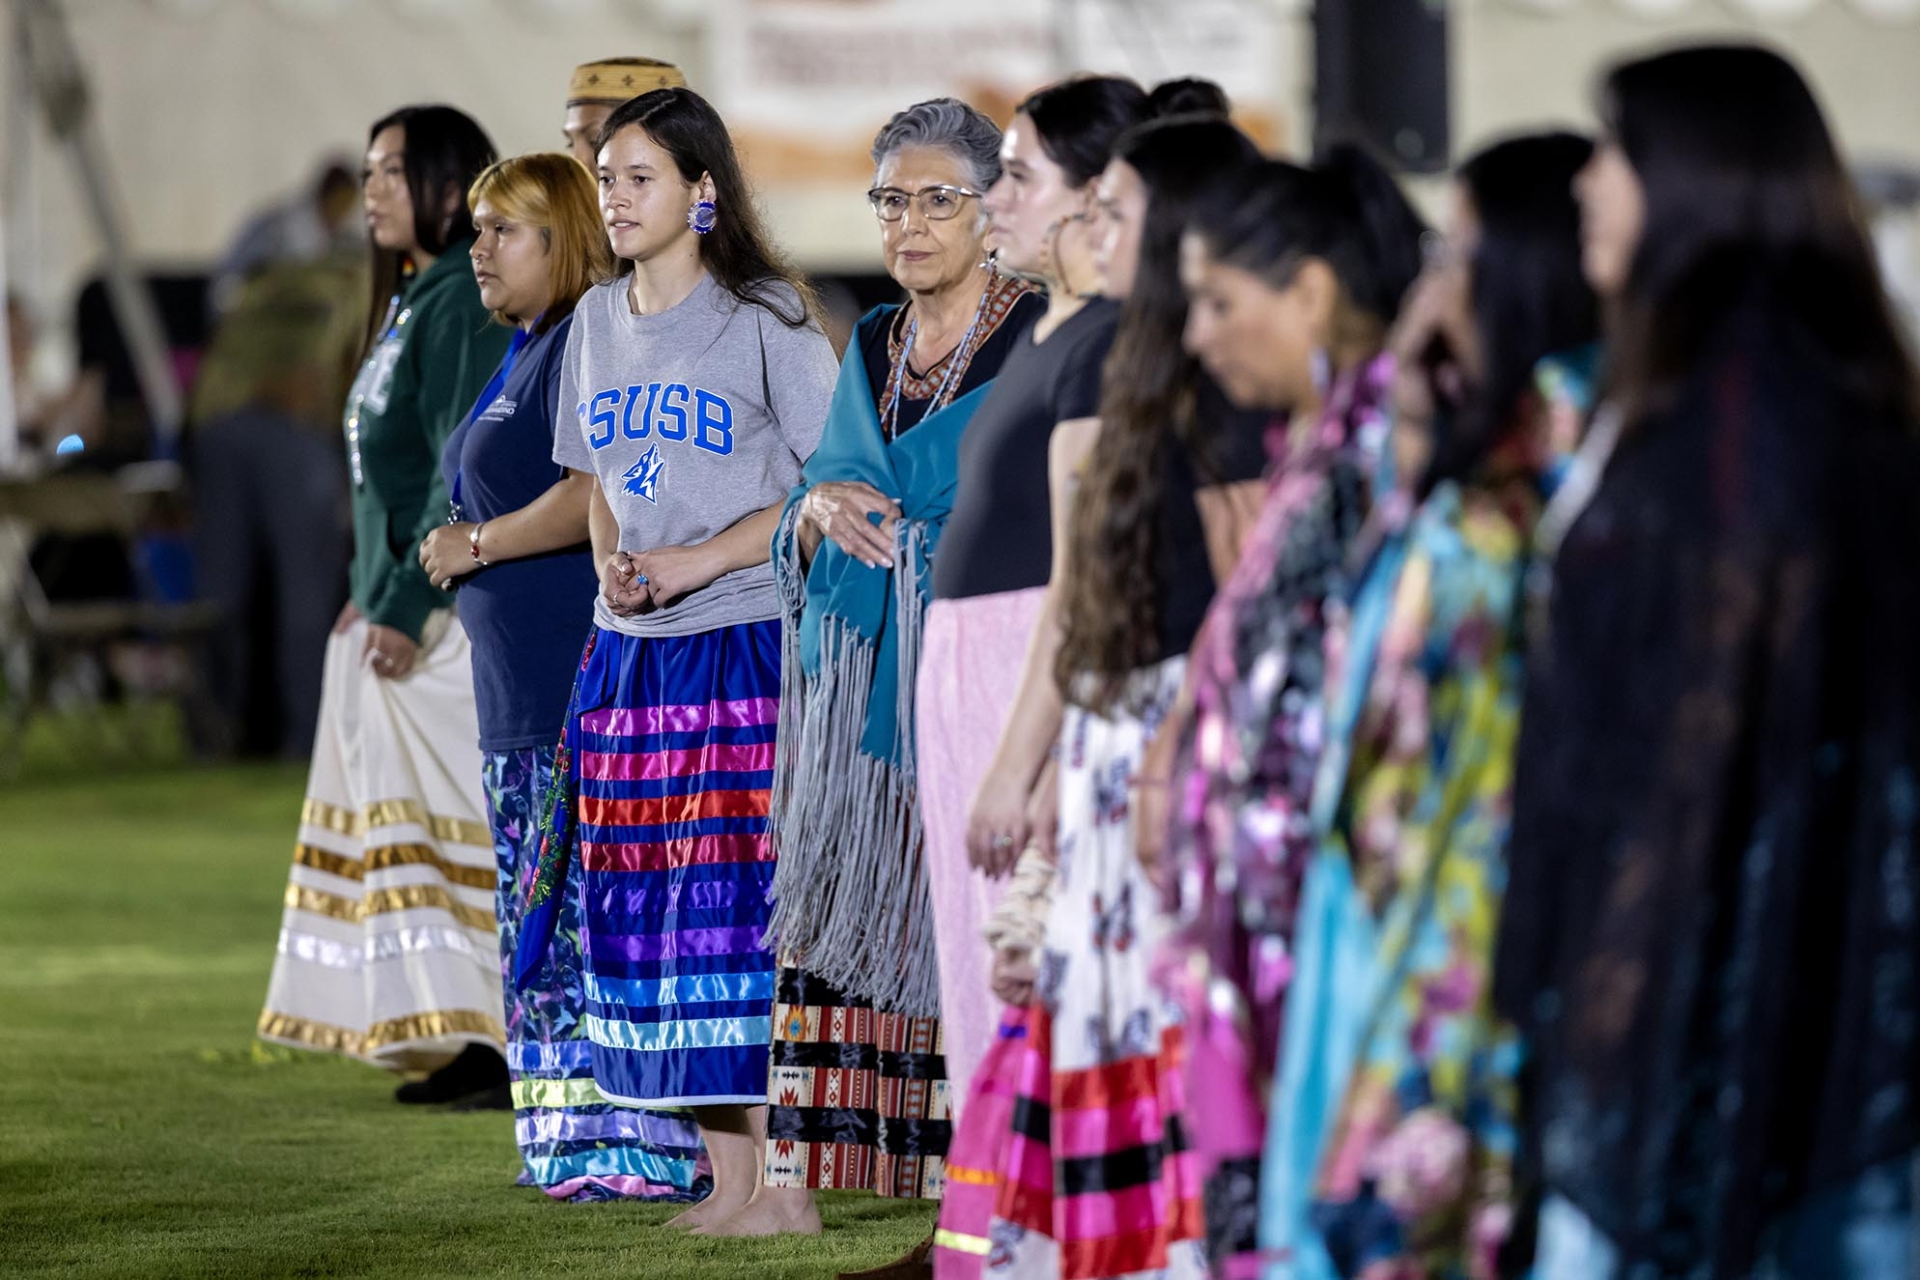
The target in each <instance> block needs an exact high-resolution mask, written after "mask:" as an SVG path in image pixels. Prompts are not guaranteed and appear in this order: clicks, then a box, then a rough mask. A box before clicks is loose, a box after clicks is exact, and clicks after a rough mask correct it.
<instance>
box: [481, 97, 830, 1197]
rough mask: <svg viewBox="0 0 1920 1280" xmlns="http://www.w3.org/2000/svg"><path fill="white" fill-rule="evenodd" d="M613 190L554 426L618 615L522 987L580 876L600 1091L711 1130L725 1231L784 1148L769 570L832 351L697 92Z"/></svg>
mask: <svg viewBox="0 0 1920 1280" xmlns="http://www.w3.org/2000/svg"><path fill="white" fill-rule="evenodd" d="M599 181H600V193H601V194H600V207H601V213H602V216H603V220H604V221H605V223H606V226H607V229H608V232H609V234H610V239H611V242H612V246H613V252H614V255H615V256H616V257H617V258H619V259H620V260H621V261H622V263H623V264H624V266H625V274H623V275H621V276H620V277H618V278H616V279H614V280H612V281H610V282H608V283H606V284H603V285H599V286H597V287H595V288H593V289H590V290H588V291H587V293H586V294H585V295H584V296H583V297H582V298H581V300H580V303H579V305H578V306H577V307H576V308H575V309H574V320H573V330H572V332H571V333H570V334H569V335H568V338H567V349H566V354H565V357H564V361H563V364H562V367H561V374H560V398H559V404H560V406H561V409H560V412H561V413H562V414H563V415H564V414H567V413H571V414H572V415H573V416H574V418H575V422H574V424H573V427H572V429H571V430H568V431H563V432H561V433H560V435H559V437H558V438H557V439H556V441H555V445H554V461H555V462H558V463H559V464H560V465H562V466H565V467H568V468H570V469H573V470H576V471H584V472H590V473H591V474H592V475H593V476H594V477H595V478H596V483H595V485H594V486H593V488H592V490H591V504H590V508H589V510H590V516H589V524H590V530H591V534H592V541H593V548H594V553H595V556H596V558H597V560H598V562H599V564H600V566H601V569H600V581H601V593H600V597H599V598H598V599H597V600H596V601H595V603H594V624H595V625H594V629H593V631H592V633H591V635H590V636H589V637H588V641H587V649H586V653H585V654H584V656H583V657H582V660H581V666H580V668H579V673H578V675H577V676H576V678H575V682H574V690H573V700H572V704H571V706H570V707H569V708H568V712H567V719H566V732H565V737H564V739H563V741H562V744H561V750H560V757H559V762H558V768H559V769H560V770H561V771H562V772H563V774H564V776H563V777H562V778H561V779H560V780H559V781H557V782H556V784H555V787H554V789H553V797H552V801H551V804H550V810H549V814H548V817H547V820H546V833H545V836H544V840H543V847H542V849H541V854H540V863H539V868H538V870H537V872H536V874H535V877H534V880H533V888H532V894H531V903H530V906H529V908H528V912H527V916H526V920H525V922H524V924H523V926H522V931H521V938H520V955H519V959H520V964H519V975H518V976H519V978H520V980H521V981H522V982H523V983H525V982H529V981H537V980H538V973H539V970H540V968H541V966H542V965H543V964H545V963H547V962H548V950H549V943H550V942H551V940H552V938H553V936H554V931H555V923H556V917H557V913H558V911H559V909H560V902H559V898H560V897H561V895H562V894H563V893H564V892H565V886H566V885H567V884H568V877H569V876H573V875H577V877H578V885H579V893H580V896H581V902H582V905H583V911H582V916H583V921H582V937H583V939H584V940H585V941H584V942H583V946H582V951H581V964H582V969H583V974H584V979H585V988H586V1013H585V1018H584V1022H585V1025H586V1030H587V1035H588V1037H589V1038H590V1039H591V1040H592V1042H593V1051H592V1052H593V1078H594V1081H595V1083H596V1085H597V1086H598V1088H599V1091H600V1093H601V1095H602V1096H604V1097H606V1098H607V1099H608V1100H609V1101H613V1102H621V1103H625V1104H627V1105H629V1106H638V1107H656V1108H657V1107H669V1106H671V1107H689V1108H691V1109H692V1110H693V1114H694V1118H695V1119H696V1120H697V1121H698V1123H699V1126H700V1130H701V1135H702V1137H703V1139H704V1141H705V1144H706V1148H707V1151H708V1154H709V1156H710V1157H711V1159H712V1164H713V1179H714V1187H713V1193H712V1195H711V1196H710V1197H709V1198H708V1199H707V1200H706V1201H705V1202H703V1203H702V1204H700V1205H698V1206H696V1207H694V1208H693V1209H691V1210H689V1211H687V1213H686V1214H684V1215H682V1217H681V1218H680V1219H678V1221H679V1223H680V1224H681V1225H683V1226H691V1227H695V1228H699V1229H706V1230H721V1229H724V1227H725V1224H726V1221H727V1219H728V1218H729V1217H731V1216H732V1215H733V1214H734V1213H735V1212H737V1211H738V1210H739V1209H741V1208H743V1207H744V1206H745V1205H746V1203H747V1201H748V1200H749V1199H750V1198H751V1197H752V1195H753V1193H754V1190H755V1188H756V1187H757V1186H758V1185H759V1181H760V1169H761V1164H762V1158H763V1155H764V1151H765V1143H766V1128H765V1123H766V1107H765V1103H766V1100H767V1059H768V1045H769V1043H770V1041H771V1034H770V1020H771V1014H772V1008H773V997H774V981H775V968H774V961H773V956H772V955H771V954H770V953H769V952H768V950H767V949H766V947H765V946H764V945H763V938H764V936H765V934H766V930H767V920H768V904H767V893H768V889H769V887H770V885H771V882H772V877H773V849H772V845H771V841H770V838H769V834H768V821H767V811H768V790H769V787H770V786H771V783H772V778H773V749H774V730H775V725H776V722H777V720H778V715H779V695H780V622H779V618H780V605H779V599H778V596H777V594H776V591H775V587H774V580H773V572H772V570H771V568H770V567H769V566H768V563H767V561H768V547H769V545H770V543H771V541H772V538H773V533H774V529H775V527H776V525H777V524H778V523H779V517H780V509H781V506H782V504H783V503H784V501H785V499H786V496H787V493H788V491H789V490H790V489H792V487H793V486H794V484H795V483H797V482H798V480H799V479H800V468H801V464H802V463H803V462H804V461H805V460H806V458H807V456H808V455H810V454H811V453H812V452H813V449H814V446H815V444H816V443H817V442H818V441H819V439H820V433H821V429H822V426H823V424H824V422H825V420H826V415H827V403H828V399H829V397H830V396H831V394H832V390H833V379H834V359H833V349H832V347H831V346H830V345H829V344H828V342H827V339H826V335H825V334H824V333H822V332H821V330H820V327H819V324H818V323H817V322H816V320H815V319H814V315H813V302H812V295H811V293H810V292H809V290H808V289H807V286H806V284H805V283H804V281H803V280H801V278H800V277H799V276H798V275H797V274H796V273H795V272H794V271H793V270H792V269H791V268H790V267H788V266H787V265H786V264H785V263H784V262H783V261H782V260H781V259H780V258H779V256H778V255H777V254H776V252H775V250H774V249H773V247H772V246H771V244H770V243H769V241H768V238H767V236H766V233H765V231H764V230H763V229H762V227H761V225H760V222H759V219H758V217H757V215H756V213H755V210H754V205H753V199H752V194H751V192H750V191H749V190H748V188H747V184H746V179H745V178H744V176H743V175H742V174H741V172H740V165H739V161H738V159H737V158H736V156H735V154H734V150H733V143H732V140H731V139H730V138H729V137H728V135H727V129H726V125H725V124H724V123H723V122H722V121H721V119H720V117H719V116H718V115H717V114H716V113H715V112H714V110H713V108H712V107H711V106H709V105H708V104H707V102H706V101H705V100H704V99H703V98H701V97H700V96H699V95H697V94H695V93H693V92H692V91H691V90H687V89H659V90H655V91H653V92H651V93H647V94H644V95H643V96H641V97H638V98H635V99H634V100H632V101H631V102H627V103H625V104H623V105H622V106H620V107H619V108H618V109H617V110H615V112H614V113H613V115H612V116H610V117H609V118H608V120H607V124H606V127H605V128H604V129H603V130H602V132H601V138H600V152H599ZM576 856H577V857H578V859H579V868H578V870H577V872H575V871H573V870H571V869H570V864H571V862H572V860H573V858H575V857H576Z"/></svg>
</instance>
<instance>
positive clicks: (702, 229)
mask: <svg viewBox="0 0 1920 1280" xmlns="http://www.w3.org/2000/svg"><path fill="white" fill-rule="evenodd" d="M719 221H720V214H719V212H718V211H717V210H715V209H714V207H713V201H711V200H702V201H700V202H699V203H698V204H696V205H694V206H693V208H691V209H689V210H687V226H689V227H691V228H692V229H693V231H694V233H695V234H696V235H705V234H707V232H709V231H711V230H713V228H714V226H715V225H716V224H717V223H718V222H719Z"/></svg>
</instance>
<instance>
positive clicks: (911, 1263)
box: [835, 1236, 933, 1280]
mask: <svg viewBox="0 0 1920 1280" xmlns="http://www.w3.org/2000/svg"><path fill="white" fill-rule="evenodd" d="M932 1276H933V1237H932V1236H928V1237H927V1238H926V1239H925V1240H922V1241H921V1242H920V1243H919V1244H917V1245H915V1246H913V1248H912V1249H910V1250H908V1251H907V1253H906V1255H905V1256H904V1257H900V1258H895V1259H894V1260H893V1261H892V1262H885V1263H882V1264H881V1265H879V1266H877V1267H873V1268H870V1269H868V1270H866V1271H842V1272H841V1273H840V1274H839V1275H838V1276H836V1277H835V1280H932Z"/></svg>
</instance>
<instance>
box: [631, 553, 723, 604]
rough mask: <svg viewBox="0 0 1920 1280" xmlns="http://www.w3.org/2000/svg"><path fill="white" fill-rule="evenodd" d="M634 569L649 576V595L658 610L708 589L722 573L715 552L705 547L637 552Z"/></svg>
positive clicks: (647, 579)
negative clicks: (705, 587)
mask: <svg viewBox="0 0 1920 1280" xmlns="http://www.w3.org/2000/svg"><path fill="white" fill-rule="evenodd" d="M633 566H634V568H636V569H638V570H639V571H640V572H641V573H642V574H644V575H645V576H646V583H647V594H648V595H649V596H651V597H652V598H653V603H654V606H655V607H656V608H664V607H665V606H667V605H668V604H671V603H672V602H673V601H675V600H678V599H679V598H680V597H681V596H684V595H687V594H689V593H691V592H694V591H698V590H699V589H700V588H702V587H704V586H707V585H708V584H709V583H711V582H712V581H713V580H714V579H716V578H718V577H719V576H720V573H721V569H720V566H719V565H718V564H716V563H715V562H714V556H713V552H712V550H711V549H710V548H708V547H707V546H706V545H705V544H702V545H700V546H696V547H655V548H654V549H653V550H652V551H637V552H635V553H634V555H633Z"/></svg>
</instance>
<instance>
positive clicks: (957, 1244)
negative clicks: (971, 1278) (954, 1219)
mask: <svg viewBox="0 0 1920 1280" xmlns="http://www.w3.org/2000/svg"><path fill="white" fill-rule="evenodd" d="M933 1247H934V1248H936V1249H951V1250H953V1251H954V1252H955V1253H971V1254H973V1255H974V1256H975V1257H980V1258H984V1257H986V1256H987V1254H988V1253H989V1252H990V1251H991V1250H992V1249H993V1241H991V1240H989V1239H987V1238H986V1237H985V1236H969V1235H963V1234H961V1233H960V1232H958V1231H949V1230H947V1229H946V1228H945V1227H942V1228H940V1229H939V1230H938V1231H935V1232H934V1233H933Z"/></svg>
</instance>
